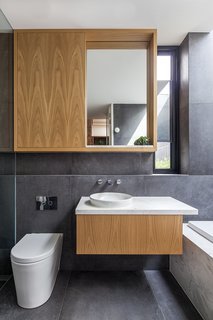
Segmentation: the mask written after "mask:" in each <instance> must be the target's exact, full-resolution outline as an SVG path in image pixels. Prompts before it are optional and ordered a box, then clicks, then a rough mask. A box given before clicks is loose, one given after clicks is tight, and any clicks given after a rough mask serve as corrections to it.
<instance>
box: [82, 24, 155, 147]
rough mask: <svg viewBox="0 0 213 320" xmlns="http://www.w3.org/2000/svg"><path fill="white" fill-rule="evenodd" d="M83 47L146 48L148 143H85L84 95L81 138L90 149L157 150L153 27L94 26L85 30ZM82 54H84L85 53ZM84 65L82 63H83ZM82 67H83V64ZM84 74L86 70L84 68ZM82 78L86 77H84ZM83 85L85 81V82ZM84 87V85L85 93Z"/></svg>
mask: <svg viewBox="0 0 213 320" xmlns="http://www.w3.org/2000/svg"><path fill="white" fill-rule="evenodd" d="M85 44H86V53H87V49H147V136H148V137H149V138H150V145H144V146H137V147H136V146H110V145H109V146H95V145H94V146H93V145H87V98H85V109H86V111H85V119H86V121H85V126H86V130H85V141H86V148H87V150H88V151H91V152H154V151H156V149H157V106H156V104H157V101H156V100H157V79H156V60H157V30H155V29H151V30H150V29H98V30H97V29H94V30H87V31H86V32H85ZM86 53H85V57H87V54H86ZM85 65H86V64H85ZM85 68H86V66H85ZM85 75H86V70H85ZM85 79H86V76H85ZM85 86H86V81H85ZM86 92H87V90H86V87H85V94H86Z"/></svg>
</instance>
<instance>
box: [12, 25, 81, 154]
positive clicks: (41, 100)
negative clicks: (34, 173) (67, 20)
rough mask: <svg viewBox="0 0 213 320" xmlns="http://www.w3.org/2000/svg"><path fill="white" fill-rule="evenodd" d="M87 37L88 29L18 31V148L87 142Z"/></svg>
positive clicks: (63, 146)
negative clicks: (79, 30)
mask: <svg viewBox="0 0 213 320" xmlns="http://www.w3.org/2000/svg"><path fill="white" fill-rule="evenodd" d="M84 38H85V36H84V33H83V32H82V33H80V32H79V33H75V32H71V31H70V32H38V31H37V32H31V31H29V32H22V31H16V32H15V149H16V150H17V151H19V150H20V151H22V150H23V151H25V150H27V151H30V150H32V151H36V150H40V151H57V150H59V151H63V149H64V150H68V149H70V150H72V148H74V149H75V148H76V149H78V148H83V147H84V146H85V111H84V109H85V105H84V101H85V93H84V81H85V80H84V79H85V39H84ZM54 149H55V150H54Z"/></svg>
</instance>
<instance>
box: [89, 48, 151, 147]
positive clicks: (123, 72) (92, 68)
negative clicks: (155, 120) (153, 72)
mask: <svg viewBox="0 0 213 320" xmlns="http://www.w3.org/2000/svg"><path fill="white" fill-rule="evenodd" d="M146 135H147V50H146V49H88V50H87V144H88V145H104V146H106V145H109V146H133V145H134V143H135V141H136V140H137V139H138V138H140V137H141V136H146Z"/></svg>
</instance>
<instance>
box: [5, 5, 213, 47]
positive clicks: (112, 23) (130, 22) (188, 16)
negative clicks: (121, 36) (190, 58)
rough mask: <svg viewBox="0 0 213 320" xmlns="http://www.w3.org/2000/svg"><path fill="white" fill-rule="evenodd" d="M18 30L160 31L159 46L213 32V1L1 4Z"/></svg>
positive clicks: (175, 43) (178, 42) (177, 42)
mask: <svg viewBox="0 0 213 320" xmlns="http://www.w3.org/2000/svg"><path fill="white" fill-rule="evenodd" d="M0 8H1V9H2V11H3V12H4V14H5V15H6V17H7V19H8V20H9V22H10V23H11V25H12V27H13V28H14V29H20V28H21V29H25V28H26V29H28V28H31V29H34V28H37V29H39V28H157V29H158V44H160V45H168V44H169V45H178V44H180V43H181V41H182V40H183V39H184V37H185V36H186V34H187V33H188V32H206V31H207V32H208V31H211V30H212V29H213V0H0Z"/></svg>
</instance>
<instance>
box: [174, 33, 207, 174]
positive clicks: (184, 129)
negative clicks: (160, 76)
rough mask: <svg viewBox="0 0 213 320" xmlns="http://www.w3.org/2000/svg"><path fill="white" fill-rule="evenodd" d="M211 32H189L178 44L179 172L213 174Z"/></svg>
mask: <svg viewBox="0 0 213 320" xmlns="http://www.w3.org/2000/svg"><path fill="white" fill-rule="evenodd" d="M212 57H213V34H212V33H189V35H188V36H187V37H186V39H185V40H184V41H183V43H182V44H181V47H180V61H181V68H180V71H181V72H180V77H181V85H180V150H181V172H182V173H189V174H203V175H212V174H213V161H212V159H213V139H212V136H213V125H212V122H213V90H212V87H213V59H212Z"/></svg>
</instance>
